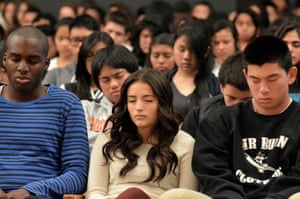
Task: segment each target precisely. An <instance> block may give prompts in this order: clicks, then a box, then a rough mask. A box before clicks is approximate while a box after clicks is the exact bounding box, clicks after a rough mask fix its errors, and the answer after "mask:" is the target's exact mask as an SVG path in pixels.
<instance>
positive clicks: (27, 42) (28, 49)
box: [7, 35, 46, 56]
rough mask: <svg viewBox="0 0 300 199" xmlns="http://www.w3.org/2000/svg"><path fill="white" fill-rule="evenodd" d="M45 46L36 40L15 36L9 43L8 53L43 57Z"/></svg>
mask: <svg viewBox="0 0 300 199" xmlns="http://www.w3.org/2000/svg"><path fill="white" fill-rule="evenodd" d="M45 48H46V47H45V46H44V44H43V42H41V41H40V40H38V39H36V38H31V37H23V36H19V35H14V36H12V37H11V38H9V40H8V41H7V52H8V53H17V54H23V55H26V54H35V55H39V56H43V52H45Z"/></svg>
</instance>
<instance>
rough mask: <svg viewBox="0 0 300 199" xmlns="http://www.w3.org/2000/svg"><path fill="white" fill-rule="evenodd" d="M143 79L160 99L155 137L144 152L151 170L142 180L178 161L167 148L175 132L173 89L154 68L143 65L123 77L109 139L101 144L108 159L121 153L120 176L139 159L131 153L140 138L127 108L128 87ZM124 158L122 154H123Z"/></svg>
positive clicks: (158, 174)
mask: <svg viewBox="0 0 300 199" xmlns="http://www.w3.org/2000/svg"><path fill="white" fill-rule="evenodd" d="M137 81H142V82H145V83H147V84H148V85H149V86H151V88H152V90H153V93H154V94H155V95H156V96H157V98H158V101H159V108H158V115H157V117H158V122H157V124H156V126H155V128H154V130H153V132H152V135H151V136H154V137H155V138H156V139H157V143H156V144H154V145H153V146H152V148H151V149H150V151H149V152H148V154H147V162H148V165H149V167H150V170H151V173H150V175H149V177H148V178H146V179H145V181H144V182H150V181H154V182H156V181H160V180H162V179H163V178H164V176H165V175H167V174H169V173H171V172H173V173H174V174H175V169H176V167H177V165H178V159H177V156H176V154H175V152H174V151H173V150H172V149H171V148H170V146H171V144H172V142H173V140H174V137H175V136H176V134H177V132H178V124H177V122H176V120H175V116H174V110H173V105H172V104H173V92H172V89H171V87H170V85H169V83H168V81H167V80H166V79H165V78H164V77H163V76H162V75H161V74H160V73H159V72H157V71H154V70H153V69H150V68H144V69H141V70H138V71H136V72H134V73H133V74H131V75H130V76H129V78H128V79H127V80H126V81H125V83H124V85H123V87H122V90H121V96H120V101H119V102H118V103H117V104H116V105H115V106H114V108H113V114H112V115H111V117H109V119H108V121H107V123H106V124H108V123H109V122H111V123H112V128H111V131H110V133H111V135H110V136H111V140H110V141H109V142H107V143H106V144H105V145H104V147H103V154H104V157H105V159H106V161H107V162H108V161H109V160H113V157H114V158H121V157H120V155H118V153H121V154H122V155H123V157H124V158H125V159H127V160H128V161H127V164H126V165H125V166H124V167H123V168H122V169H121V170H120V176H122V177H124V176H125V175H126V174H127V173H128V172H129V171H130V170H132V169H133V168H134V167H135V166H136V165H137V162H138V159H139V156H138V155H137V154H135V153H134V150H135V149H137V148H138V147H139V146H140V145H141V144H142V143H143V140H142V138H141V136H140V135H139V134H138V132H137V127H136V125H135V124H134V123H133V121H132V120H131V119H130V116H129V112H128V108H127V103H128V102H127V91H128V88H129V87H130V86H131V85H132V84H133V83H135V82H137ZM122 159H123V158H122Z"/></svg>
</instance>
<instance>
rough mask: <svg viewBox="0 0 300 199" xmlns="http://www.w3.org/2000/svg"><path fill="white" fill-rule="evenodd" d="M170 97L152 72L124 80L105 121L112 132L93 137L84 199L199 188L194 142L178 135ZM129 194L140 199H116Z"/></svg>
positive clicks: (169, 91)
mask: <svg viewBox="0 0 300 199" xmlns="http://www.w3.org/2000/svg"><path fill="white" fill-rule="evenodd" d="M172 96H173V94H172V89H171V87H170V85H169V84H168V82H167V81H166V79H165V78H164V77H163V76H162V75H161V74H160V73H159V72H157V71H154V70H152V69H150V68H144V69H141V70H139V71H137V72H135V73H133V74H132V75H130V76H129V78H128V79H127V80H126V81H125V83H124V85H123V87H122V90H121V96H120V101H119V102H118V103H117V104H116V105H115V107H114V112H113V114H112V116H111V117H110V118H109V119H108V123H112V128H111V130H110V131H109V132H105V133H102V134H100V135H99V136H98V138H97V141H96V143H95V146H94V150H93V151H92V155H91V162H90V170H89V181H88V188H87V196H88V197H87V198H88V199H94V198H102V197H105V198H107V197H109V198H122V199H123V198H126V199H129V198H132V199H135V198H139V199H140V198H148V199H150V198H152V199H155V198H157V197H158V196H159V195H160V194H161V193H163V192H165V191H166V190H168V189H172V188H177V187H181V188H186V189H192V190H195V189H197V188H198V183H197V180H196V178H195V176H194V174H193V173H192V171H191V156H192V150H193V145H194V140H193V138H192V137H191V136H190V135H188V134H186V133H185V132H183V131H180V130H178V125H177V121H176V120H175V117H174V110H173V106H172V100H173V98H172ZM108 123H107V124H108ZM132 188H134V189H133V190H134V191H135V190H136V189H138V190H140V191H142V192H143V193H144V194H143V195H144V196H143V197H139V196H137V195H135V194H132V196H131V197H128V196H127V197H120V195H123V194H122V192H124V191H125V190H126V191H127V192H132V191H131V190H132ZM126 195H127V194H126Z"/></svg>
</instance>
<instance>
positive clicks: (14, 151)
mask: <svg viewBox="0 0 300 199" xmlns="http://www.w3.org/2000/svg"><path fill="white" fill-rule="evenodd" d="M88 163H89V145H88V139H87V130H86V123H85V116H84V112H83V109H82V105H81V103H80V100H79V99H78V98H77V97H75V95H73V94H72V93H70V92H67V91H65V90H63V89H60V88H58V87H55V86H54V85H52V84H51V85H50V86H49V91H48V93H47V94H46V95H45V96H44V97H42V98H40V99H37V100H34V101H31V102H10V101H7V100H5V99H4V98H3V97H2V96H1V95H0V188H1V189H3V190H4V191H5V192H9V191H12V190H16V189H19V188H24V189H26V190H27V191H29V192H31V193H33V194H34V195H38V196H44V197H47V198H61V197H62V195H63V194H66V193H83V192H84V191H85V189H86V182H87V173H88Z"/></svg>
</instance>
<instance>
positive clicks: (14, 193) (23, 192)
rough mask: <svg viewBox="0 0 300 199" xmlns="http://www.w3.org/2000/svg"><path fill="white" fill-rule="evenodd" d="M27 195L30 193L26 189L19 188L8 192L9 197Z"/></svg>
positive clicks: (20, 197) (23, 196) (21, 198)
mask: <svg viewBox="0 0 300 199" xmlns="http://www.w3.org/2000/svg"><path fill="white" fill-rule="evenodd" d="M27 196H30V193H29V192H28V191H26V190H25V189H17V190H14V191H11V192H9V193H7V194H6V198H7V199H24V198H25V197H27ZM1 199H2V198H1Z"/></svg>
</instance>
